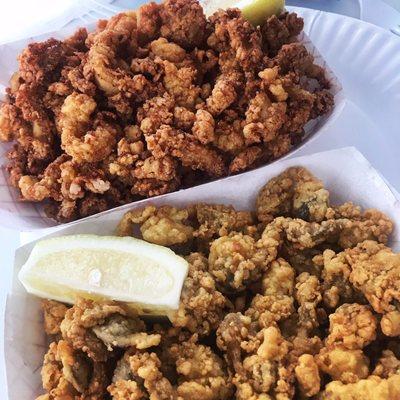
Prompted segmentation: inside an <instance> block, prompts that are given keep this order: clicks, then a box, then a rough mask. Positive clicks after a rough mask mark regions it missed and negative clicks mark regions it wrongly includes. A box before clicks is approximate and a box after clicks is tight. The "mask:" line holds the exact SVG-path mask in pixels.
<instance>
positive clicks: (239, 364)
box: [217, 313, 295, 400]
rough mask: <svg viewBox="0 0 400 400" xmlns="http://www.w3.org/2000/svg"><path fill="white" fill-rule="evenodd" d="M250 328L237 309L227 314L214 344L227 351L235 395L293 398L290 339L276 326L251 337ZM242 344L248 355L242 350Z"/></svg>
mask: <svg viewBox="0 0 400 400" xmlns="http://www.w3.org/2000/svg"><path fill="white" fill-rule="evenodd" d="M251 329H252V328H251V323H250V318H248V317H244V316H241V315H240V313H239V314H228V315H227V316H226V317H225V320H224V321H223V323H222V324H221V325H220V327H219V329H218V331H217V344H218V346H219V347H220V348H221V350H225V351H227V357H228V360H229V361H230V362H231V363H232V365H233V368H234V372H235V374H234V376H233V379H232V381H233V384H234V385H235V387H236V399H238V400H245V399H246V400H249V399H250V400H258V399H264V398H265V399H269V398H276V399H280V398H282V399H286V398H287V399H290V398H292V396H293V395H294V379H295V375H294V371H293V364H290V363H289V362H288V355H289V350H290V344H289V342H287V341H286V340H285V339H284V338H283V337H282V335H281V333H280V330H279V328H277V327H272V326H271V327H269V328H264V329H262V330H261V331H259V333H258V334H257V335H256V336H253V337H251V336H250V335H251ZM243 339H247V340H249V339H250V340H249V342H246V341H244V340H243ZM249 344H250V345H249ZM246 345H247V346H246ZM244 347H247V349H246V352H247V353H249V354H248V355H246V354H242V353H243V348H244Z"/></svg>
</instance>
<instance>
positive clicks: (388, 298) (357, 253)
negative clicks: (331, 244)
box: [345, 240, 400, 337]
mask: <svg viewBox="0 0 400 400" xmlns="http://www.w3.org/2000/svg"><path fill="white" fill-rule="evenodd" d="M345 253H346V257H347V259H348V262H349V264H350V266H351V273H350V278H349V279H350V282H351V283H352V284H353V285H354V286H355V287H356V288H357V289H358V290H360V291H361V292H362V293H363V294H364V296H365V297H366V298H367V300H368V301H369V303H370V304H371V306H372V308H373V309H374V311H375V312H377V313H379V314H382V319H381V321H380V326H381V329H382V332H383V333H384V334H385V335H387V336H394V337H395V336H399V335H400V306H399V304H400V255H399V254H396V253H393V252H392V250H391V249H390V248H388V247H386V246H384V245H383V244H379V243H377V242H374V241H370V240H367V241H365V242H363V243H360V244H359V245H358V246H356V247H354V248H353V249H348V250H346V252H345Z"/></svg>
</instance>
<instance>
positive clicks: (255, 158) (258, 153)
mask: <svg viewBox="0 0 400 400" xmlns="http://www.w3.org/2000/svg"><path fill="white" fill-rule="evenodd" d="M262 156H263V150H262V148H261V147H260V146H251V147H248V148H247V149H245V150H243V151H241V152H240V153H239V154H238V155H237V156H235V158H234V159H233V160H232V162H231V163H230V164H229V172H231V173H232V174H236V173H238V172H241V171H244V170H246V169H249V168H253V167H256V166H257V164H259V161H260V160H261V157H262Z"/></svg>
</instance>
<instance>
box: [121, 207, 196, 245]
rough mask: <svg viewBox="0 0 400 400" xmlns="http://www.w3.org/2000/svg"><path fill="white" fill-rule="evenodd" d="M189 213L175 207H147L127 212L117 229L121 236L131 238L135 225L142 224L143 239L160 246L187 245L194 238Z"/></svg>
mask: <svg viewBox="0 0 400 400" xmlns="http://www.w3.org/2000/svg"><path fill="white" fill-rule="evenodd" d="M188 218H189V213H188V211H187V210H185V209H183V210H178V209H176V208H174V207H170V206H163V207H160V208H158V209H156V208H155V207H153V206H147V207H146V208H145V209H138V210H135V211H129V212H127V213H126V214H125V215H124V217H123V218H122V220H121V221H120V223H119V225H118V227H117V234H118V235H119V236H131V235H133V233H134V230H133V229H134V226H135V224H140V231H141V233H142V236H143V239H144V240H146V241H148V242H150V243H155V244H159V245H161V246H171V245H174V244H180V243H186V242H188V241H190V240H191V239H192V237H193V228H192V227H191V226H190V225H189V224H188V222H187V220H188Z"/></svg>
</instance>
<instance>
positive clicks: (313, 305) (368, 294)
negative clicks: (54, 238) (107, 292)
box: [39, 167, 400, 400]
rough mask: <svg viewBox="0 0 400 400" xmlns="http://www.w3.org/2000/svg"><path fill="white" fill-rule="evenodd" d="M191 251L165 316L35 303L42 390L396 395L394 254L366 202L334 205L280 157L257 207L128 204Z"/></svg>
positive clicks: (165, 239) (399, 386) (142, 222)
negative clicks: (173, 306)
mask: <svg viewBox="0 0 400 400" xmlns="http://www.w3.org/2000/svg"><path fill="white" fill-rule="evenodd" d="M137 227H139V228H140V231H141V234H142V236H143V238H144V239H145V240H147V241H149V242H152V243H156V244H161V245H164V246H168V247H170V248H172V249H173V250H175V251H176V252H177V253H178V254H180V255H182V256H183V257H185V258H186V259H187V261H188V263H189V273H188V277H187V279H186V281H185V283H184V286H183V290H182V294H181V301H180V306H179V309H178V310H177V311H176V312H175V313H174V314H173V315H171V317H170V321H161V322H160V321H158V322H157V321H152V320H148V319H146V318H143V317H142V318H139V317H138V316H137V315H135V314H133V311H132V310H130V309H129V308H127V306H126V305H124V304H119V303H113V302H104V303H103V302H93V301H91V300H79V301H78V302H77V303H76V304H75V305H74V306H72V307H70V306H68V307H67V306H65V305H63V304H60V303H57V302H54V301H45V302H44V304H43V308H44V315H45V330H46V332H47V333H48V334H49V336H50V338H51V344H50V347H49V350H48V352H47V354H46V356H45V358H44V365H43V369H42V378H43V387H44V389H45V390H46V391H47V394H46V395H43V396H41V397H39V399H40V400H56V399H68V400H69V399H74V400H76V399H92V400H96V399H108V398H110V397H111V398H112V399H114V400H123V399H124V400H125V399H130V400H146V399H151V400H164V399H165V400H167V399H168V400H194V399H196V400H197V399H198V400H233V399H236V400H289V399H299V400H300V399H306V398H312V399H319V400H349V399H358V398H360V399H363V400H398V399H399V398H400V255H399V254H395V253H393V252H392V250H391V249H390V248H389V247H387V246H386V244H387V241H388V237H389V236H390V234H391V232H392V230H393V224H392V222H391V221H390V219H389V218H388V217H386V216H385V215H384V214H383V213H381V212H379V211H378V210H375V209H369V210H364V211H363V210H361V208H360V207H358V206H356V205H354V204H352V203H345V204H343V205H339V206H334V205H331V204H330V202H329V192H328V191H327V190H326V189H325V188H324V187H323V184H322V182H321V181H320V180H318V179H317V178H316V177H314V176H313V175H312V174H311V173H310V172H309V171H307V170H306V169H304V168H300V167H296V168H290V169H288V170H286V171H285V172H283V173H282V174H281V175H279V176H277V177H275V178H273V179H271V180H270V181H269V182H268V183H267V184H266V185H265V186H264V187H263V188H262V190H261V191H260V193H259V195H258V198H257V204H256V211H255V212H254V213H251V212H247V211H236V210H235V209H234V208H233V207H230V206H225V205H209V204H195V205H191V206H188V207H187V208H184V209H176V208H174V207H170V206H163V207H160V208H158V209H157V208H155V207H153V206H148V207H146V208H144V209H140V210H134V211H131V212H128V213H127V214H126V215H125V216H124V218H123V219H122V220H121V222H120V224H119V226H118V233H119V234H120V235H132V232H133V230H134V229H136V228H137Z"/></svg>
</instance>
